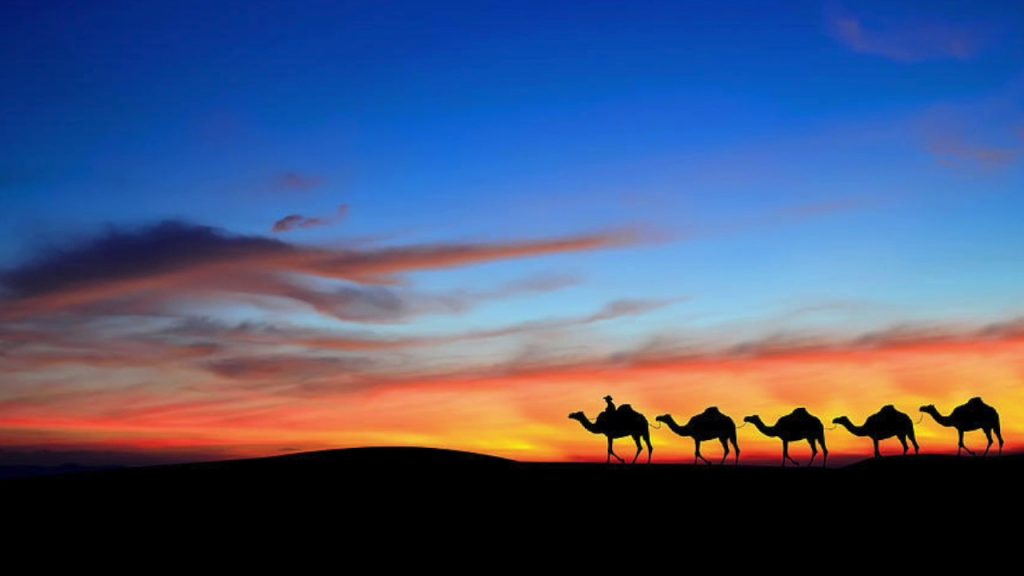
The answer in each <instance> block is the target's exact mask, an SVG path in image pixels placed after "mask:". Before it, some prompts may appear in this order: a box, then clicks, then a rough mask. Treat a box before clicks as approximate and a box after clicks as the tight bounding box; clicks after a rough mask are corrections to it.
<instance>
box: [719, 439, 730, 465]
mask: <svg viewBox="0 0 1024 576" xmlns="http://www.w3.org/2000/svg"><path fill="white" fill-rule="evenodd" d="M718 441H719V442H721V443H722V461H721V462H719V463H718V465H719V466H721V465H722V464H725V459H726V458H728V457H729V440H728V439H727V438H726V437H725V436H722V437H721V438H719V439H718Z"/></svg>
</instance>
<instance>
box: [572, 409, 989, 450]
mask: <svg viewBox="0 0 1024 576" xmlns="http://www.w3.org/2000/svg"><path fill="white" fill-rule="evenodd" d="M604 400H605V402H606V403H607V407H606V408H605V410H604V412H602V413H601V414H600V415H598V417H597V418H596V419H595V420H594V421H591V420H590V419H589V418H587V417H586V415H584V414H583V412H573V413H572V414H569V418H570V419H572V420H577V421H578V422H579V423H580V424H581V425H582V426H583V427H584V428H585V429H586V430H587V431H588V432H590V433H592V434H601V435H603V436H605V437H606V438H607V439H608V457H607V460H606V462H609V463H610V462H611V459H612V458H615V459H616V460H618V461H619V462H625V460H624V459H622V458H621V457H619V455H618V454H616V453H615V451H614V450H613V449H612V445H613V443H614V441H615V439H616V438H625V437H630V438H632V439H633V441H634V442H636V454H635V455H634V456H633V460H632V461H633V462H634V463H635V462H636V460H637V458H639V457H640V453H641V452H643V446H642V445H641V443H640V441H641V440H643V442H644V443H645V444H646V445H647V462H648V463H649V462H650V461H651V454H652V453H653V452H654V447H653V446H652V445H651V434H650V426H649V425H648V422H647V418H646V417H645V416H644V415H643V414H641V413H639V412H637V411H635V410H633V407H632V406H630V405H629V404H623V405H621V406H619V407H616V406H615V404H614V403H613V402H612V397H611V396H605V398H604ZM920 410H921V412H923V413H925V414H930V415H931V416H932V418H934V419H935V421H936V422H937V423H939V424H940V425H942V426H945V427H948V428H955V429H956V431H957V435H958V443H957V455H958V456H959V455H960V454H961V453H962V452H967V453H968V454H970V455H972V456H974V455H975V453H974V452H972V451H971V450H970V449H969V448H968V447H967V446H965V445H964V432H970V431H972V430H981V431H982V432H984V433H985V437H986V438H987V439H988V445H987V446H986V447H985V452H984V453H982V456H986V455H988V453H989V450H990V449H991V448H992V434H993V433H994V434H995V435H996V439H997V440H998V441H999V447H998V451H999V453H1000V454H1002V451H1003V436H1002V433H1001V432H1000V429H999V413H998V412H996V409H995V408H993V407H991V406H989V405H988V404H986V403H985V402H983V401H982V399H981V398H979V397H975V398H971V399H970V400H968V401H967V402H966V403H964V404H962V405H960V406H957V407H956V408H954V409H953V411H952V412H951V413H950V414H949V415H948V416H943V415H942V413H941V412H939V410H938V409H937V408H936V407H935V406H934V405H931V404H929V405H927V406H922V407H921V409H920ZM922 417H923V416H922ZM655 420H657V421H658V422H662V423H664V424H665V425H666V426H668V428H669V430H671V431H672V432H675V433H676V434H678V435H679V436H683V437H689V438H693V443H694V445H695V450H694V463H695V464H696V463H697V462H698V461H702V462H705V463H707V464H711V462H710V461H709V460H708V459H707V458H705V457H704V456H703V455H702V454H701V453H700V444H701V442H703V441H705V440H718V441H719V442H720V443H721V444H722V449H723V454H722V460H721V463H722V464H724V463H725V461H726V459H727V458H728V457H729V453H730V450H729V445H730V444H731V445H732V452H733V453H734V455H735V456H734V458H735V462H736V463H737V464H739V461H740V447H739V444H738V443H737V442H736V423H735V422H733V420H732V418H730V417H729V416H726V415H725V414H723V413H722V412H720V411H719V410H718V408H717V407H715V406H712V407H710V408H708V409H706V410H704V411H703V412H701V413H700V414H697V415H695V416H693V417H692V418H690V419H689V421H687V423H686V424H683V425H680V424H679V423H677V422H676V420H675V419H674V418H673V417H672V415H671V414H663V415H661V416H658V417H657V418H655ZM743 421H744V424H743V425H744V426H746V424H753V425H754V427H755V428H757V430H758V431H759V432H760V433H761V434H764V435H765V436H769V437H772V438H778V439H779V440H781V441H782V465H783V466H785V465H786V462H787V461H789V462H792V463H793V464H795V465H799V464H797V462H796V460H793V458H792V457H790V455H789V443H790V442H798V441H801V440H805V441H807V443H808V444H809V445H810V447H811V460H810V462H809V463H808V466H810V465H811V464H813V463H814V459H815V458H816V457H817V455H818V448H819V447H820V448H821V461H822V466H825V465H826V464H827V463H828V448H827V447H826V446H825V426H824V425H823V424H822V423H821V420H820V419H819V418H818V417H816V416H814V415H813V414H811V413H810V412H808V411H807V409H806V408H796V409H795V410H793V411H792V412H790V413H789V414H786V415H785V416H782V417H781V418H779V419H778V420H777V421H776V422H775V424H774V425H772V426H769V425H767V424H765V423H764V421H763V420H761V417H760V416H758V415H756V414H754V415H752V416H747V417H746V418H744V419H743ZM832 423H833V424H834V425H836V426H842V427H844V428H846V429H847V430H848V431H849V432H850V433H851V434H853V435H854V436H863V437H865V438H870V439H871V441H872V443H873V444H874V449H875V457H876V458H878V457H880V456H881V454H880V453H879V451H878V443H879V442H880V441H882V440H885V439H887V438H896V439H897V440H899V441H900V444H902V445H903V454H904V455H906V454H907V451H908V450H909V449H910V447H909V446H908V445H907V440H910V444H912V445H913V446H914V453H915V454H917V453H918V450H919V446H918V444H917V438H916V437H915V436H914V422H913V420H911V418H910V416H908V415H907V414H905V413H903V412H900V411H899V410H897V409H896V407H895V406H893V405H892V404H887V405H885V406H883V407H882V408H881V409H880V410H879V411H878V412H876V413H874V414H872V415H871V416H868V418H867V420H865V421H864V424H862V425H860V426H857V425H856V424H854V423H853V422H852V421H851V420H850V419H849V418H847V417H846V416H839V417H837V418H835V419H833V420H832ZM659 427H660V425H659ZM741 427H742V426H741Z"/></svg>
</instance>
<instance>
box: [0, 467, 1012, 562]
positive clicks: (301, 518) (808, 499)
mask: <svg viewBox="0 0 1024 576" xmlns="http://www.w3.org/2000/svg"><path fill="white" fill-rule="evenodd" d="M1022 480H1024V455H1005V456H1001V457H989V458H984V459H982V458H969V457H964V458H956V457H951V456H917V457H891V458H884V459H882V460H869V461H864V462H859V463H857V464H854V465H851V466H847V467H844V468H835V469H832V468H830V469H824V470H823V469H820V468H815V469H805V468H800V469H794V468H786V469H782V468H780V467H774V466H773V467H760V466H740V467H735V466H729V465H727V466H692V465H668V464H655V465H639V464H638V465H611V466H606V465H603V464H529V463H517V462H513V461H510V460H503V459H500V458H493V457H489V456H482V455H476V454H467V453H461V452H450V451H444V450H429V449H417V448H366V449H354V450H335V451H326V452H312V453H304V454H295V455H289V456H280V457H274V458H261V459H253V460H236V461H225V462H213V463H202V464H185V465H173V466H154V467H145V468H127V469H117V470H104V471H94V472H81V473H76V474H66V475H62V476H48V477H36V478H21V479H8V480H2V481H0V497H2V502H3V507H2V511H3V514H4V519H5V522H6V525H7V526H8V527H11V526H14V527H25V526H33V528H32V529H27V528H23V529H22V530H21V533H23V534H25V535H30V536H31V537H32V539H33V540H34V541H37V542H38V541H39V539H40V538H56V536H55V535H54V532H55V530H54V529H55V528H56V529H59V530H64V531H70V532H71V533H72V535H73V539H81V538H83V537H90V538H101V539H103V540H106V541H110V542H111V543H112V545H113V543H114V542H115V541H120V540H122V539H124V538H126V537H127V538H131V539H142V540H147V541H149V542H150V543H151V544H152V545H155V546H159V547H161V549H163V550H165V551H166V550H168V549H167V548H165V546H169V544H166V543H167V542H174V543H175V546H177V547H178V548H174V549H173V550H172V551H171V552H168V553H173V554H178V553H179V552H180V553H184V551H186V550H187V551H189V552H191V551H192V547H194V546H209V547H210V548H211V549H213V550H219V552H220V553H224V548H223V546H226V544H225V543H226V542H229V541H234V540H233V539H234V538H237V537H238V536H237V535H238V534H252V533H256V534H259V535H262V536H263V537H265V538H267V539H270V540H272V541H273V542H276V541H278V540H280V539H288V538H296V539H298V540H300V541H306V540H307V539H309V540H324V539H326V540H327V541H328V542H329V544H328V548H325V549H320V550H319V551H320V552H321V553H324V552H326V553H329V554H333V553H335V552H338V551H341V550H344V551H345V552H346V553H355V552H360V551H361V553H370V554H373V555H375V556H374V558H376V561H384V560H394V561H395V562H398V563H404V562H409V561H413V560H415V558H414V557H410V556H409V554H408V553H407V552H402V551H405V550H409V549H416V550H423V551H428V552H422V553H440V552H437V551H438V550H455V551H465V553H466V554H478V553H480V552H479V551H480V550H490V551H491V553H492V554H509V553H518V552H516V551H517V550H519V549H520V547H523V553H524V554H525V553H526V552H525V550H526V549H527V548H529V550H530V553H529V554H528V555H527V556H525V557H526V558H534V557H535V554H536V553H537V551H538V550H542V551H543V554H545V555H549V556H550V557H552V558H563V559H566V560H567V561H571V560H572V559H574V558H581V557H587V559H588V560H589V561H599V563H600V562H604V560H602V559H601V555H602V554H604V553H606V552H607V553H610V554H613V555H614V557H615V558H616V561H625V560H626V559H629V558H634V555H642V554H648V555H652V554H653V555H654V556H652V557H657V558H660V559H663V560H666V559H667V560H669V561H672V562H676V561H684V560H685V559H686V558H689V556H688V555H691V554H696V555H698V556H701V557H705V556H706V555H708V554H720V555H721V556H719V558H720V559H719V560H718V561H721V562H729V563H731V564H733V565H737V566H740V565H761V564H759V563H761V562H762V559H763V558H765V557H766V556H764V555H765V554H770V555H772V556H774V555H776V554H778V555H779V558H778V560H779V561H782V562H801V563H802V561H803V560H804V559H807V558H811V557H813V558H825V557H827V558H829V562H836V561H837V560H836V558H837V557H838V559H839V560H842V561H844V562H845V561H849V562H851V563H854V564H856V563H858V562H865V561H868V560H870V559H872V558H875V557H876V556H874V555H877V554H879V552H878V550H880V549H884V550H886V552H885V553H886V554H889V555H890V557H896V558H900V559H902V561H903V562H904V564H902V565H905V566H911V565H913V566H918V567H920V565H921V563H924V564H926V565H931V566H939V567H941V566H942V565H943V564H942V562H944V561H945V560H944V559H945V557H946V556H944V554H947V555H949V557H950V558H961V559H962V558H963V557H964V555H967V556H969V557H972V558H973V556H971V555H976V554H990V553H992V552H993V551H994V550H1002V551H1005V552H1009V551H1013V552H1014V553H1015V549H1014V548H1012V547H1011V548H1006V546H1007V544H1005V543H1006V542H1009V541H1011V540H1012V541H1015V540H1016V536H1015V534H1017V529H1016V526H1017V525H1018V523H1019V522H1018V519H1019V518H1021V512H1022V511H1024V506H1022V494H1024V482H1022ZM110 530H114V531H115V532H110V533H108V531H110ZM168 533H169V534H168ZM113 534H117V536H113ZM200 535H202V536H200ZM382 542H385V543H387V542H394V543H400V544H401V546H397V545H396V546H395V547H394V548H393V549H394V550H396V551H397V552H395V554H394V558H391V557H390V555H389V554H385V555H384V557H380V552H379V551H378V550H379V546H380V545H381V543H382ZM269 545H270V546H271V547H272V548H269V549H266V550H262V549H260V550H256V551H255V552H260V553H263V552H270V551H272V550H273V546H276V545H277V544H276V543H271V544H269ZM1011 546H1015V544H1012V545H1011ZM181 547H184V548H181ZM338 547H340V548H338ZM364 547H365V550H364V549H363V548H364ZM879 547H880V548H879ZM11 549H14V548H13V547H12V548H11ZM289 550H294V548H289ZM371 550H372V551H373V552H370V551H371ZM429 551H434V552H429ZM253 553H254V550H252V549H251V548H250V549H246V551H245V554H247V555H250V556H247V557H248V558H251V554H253ZM862 554H867V556H863V557H861V555H862ZM893 554H895V555H896V556H892V555H893ZM783 556H785V557H786V558H782V557H783ZM986 557H987V556H986ZM469 558H471V556H462V557H460V559H459V560H458V562H459V563H460V564H461V565H463V566H465V565H466V562H469V565H470V566H474V565H475V564H474V562H475V560H473V561H470V560H467V559H469ZM773 560H774V558H773ZM452 561H454V560H451V559H449V560H445V562H452ZM702 561H703V560H702ZM993 561H996V560H993ZM432 566H433V564H432Z"/></svg>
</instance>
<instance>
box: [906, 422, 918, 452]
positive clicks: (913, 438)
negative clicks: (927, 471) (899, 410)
mask: <svg viewBox="0 0 1024 576" xmlns="http://www.w3.org/2000/svg"><path fill="white" fill-rule="evenodd" d="M907 436H908V437H909V438H910V443H911V444H913V445H914V454H918V453H919V452H920V451H921V447H920V446H918V445H917V438H916V437H915V435H914V429H913V428H911V429H910V433H909V434H907Z"/></svg>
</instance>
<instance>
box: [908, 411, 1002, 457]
mask: <svg viewBox="0 0 1024 576" xmlns="http://www.w3.org/2000/svg"><path fill="white" fill-rule="evenodd" d="M921 412H924V413H925V414H931V416H932V418H934V419H935V421H936V422H938V423H939V424H941V425H942V426H947V427H950V428H956V432H957V434H958V436H959V442H958V444H957V447H956V455H957V456H959V455H960V452H961V450H966V451H967V453H968V454H970V455H971V456H974V455H975V454H974V452H971V449H970V448H968V447H967V446H964V432H970V431H971V430H978V429H981V430H982V431H983V432H984V433H985V437H986V438H987V439H988V446H986V447H985V453H984V454H982V456H983V457H984V456H987V455H988V451H989V450H990V449H991V448H992V432H995V433H996V438H998V439H999V454H1002V453H1003V435H1002V433H1001V432H1000V431H999V413H998V412H996V409H995V408H993V407H991V406H989V405H988V404H985V402H983V401H982V400H981V398H980V397H978V396H975V397H974V398H971V399H970V400H968V401H967V402H966V403H965V404H962V405H960V406H957V407H956V408H954V409H953V412H952V413H950V415H949V416H943V415H942V414H939V411H938V410H937V409H936V408H935V405H934V404H929V405H927V406H921Z"/></svg>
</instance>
